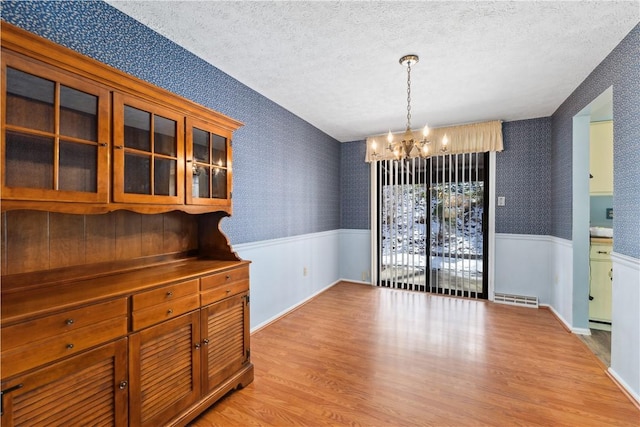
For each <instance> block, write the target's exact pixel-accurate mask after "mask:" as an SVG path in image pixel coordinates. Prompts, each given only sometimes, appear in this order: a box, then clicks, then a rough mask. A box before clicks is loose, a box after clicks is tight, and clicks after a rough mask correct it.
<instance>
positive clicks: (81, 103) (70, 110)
mask: <svg viewBox="0 0 640 427" xmlns="http://www.w3.org/2000/svg"><path fill="white" fill-rule="evenodd" d="M60 134H61V135H65V136H73V137H76V138H81V139H86V140H88V141H97V140H98V139H97V138H98V97H97V96H94V95H90V94H88V93H85V92H80V91H79V90H75V89H72V88H70V87H66V86H60Z"/></svg>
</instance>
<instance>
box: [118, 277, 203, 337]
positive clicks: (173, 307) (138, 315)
mask: <svg viewBox="0 0 640 427" xmlns="http://www.w3.org/2000/svg"><path fill="white" fill-rule="evenodd" d="M196 284H197V280H196ZM198 307H200V297H199V295H198V294H197V293H196V294H193V295H188V296H186V297H182V298H176V299H173V300H172V301H168V302H165V303H162V304H158V305H155V306H153V307H150V308H145V309H144V310H137V311H134V312H133V313H132V314H131V328H132V330H134V331H137V330H140V329H143V328H146V327H147V326H151V325H155V324H156V323H160V322H164V321H165V320H168V319H172V318H174V317H177V316H180V315H181V314H184V313H188V312H189V311H191V310H195V309H197V308H198Z"/></svg>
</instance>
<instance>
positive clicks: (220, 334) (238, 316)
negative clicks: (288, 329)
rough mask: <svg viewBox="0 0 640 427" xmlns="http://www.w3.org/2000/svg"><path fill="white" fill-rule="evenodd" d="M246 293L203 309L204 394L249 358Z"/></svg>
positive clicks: (234, 371)
mask: <svg viewBox="0 0 640 427" xmlns="http://www.w3.org/2000/svg"><path fill="white" fill-rule="evenodd" d="M247 295H248V294H247V293H244V294H240V295H236V296H233V297H231V298H227V299H225V300H222V301H220V302H218V303H215V304H211V305H209V306H207V307H205V308H203V309H202V337H203V339H202V342H203V347H202V349H203V350H204V353H203V357H202V364H203V367H202V371H203V394H205V395H206V394H207V393H208V392H210V391H213V390H214V389H215V388H216V387H217V386H218V385H220V384H221V383H222V382H223V381H224V380H225V379H227V378H228V377H230V376H231V375H233V374H234V373H236V372H237V371H238V370H239V369H240V368H242V366H243V365H244V364H245V363H247V362H248V360H249V307H248V304H247V300H248V297H247Z"/></svg>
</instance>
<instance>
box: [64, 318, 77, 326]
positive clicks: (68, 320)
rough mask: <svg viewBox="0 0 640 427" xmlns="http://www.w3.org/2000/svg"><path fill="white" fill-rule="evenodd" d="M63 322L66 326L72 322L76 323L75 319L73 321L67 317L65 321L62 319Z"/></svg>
mask: <svg viewBox="0 0 640 427" xmlns="http://www.w3.org/2000/svg"><path fill="white" fill-rule="evenodd" d="M64 323H65V324H66V325H67V326H71V325H73V324H74V323H76V321H75V320H73V319H67V320H65V321H64Z"/></svg>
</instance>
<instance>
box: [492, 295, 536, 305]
mask: <svg viewBox="0 0 640 427" xmlns="http://www.w3.org/2000/svg"><path fill="white" fill-rule="evenodd" d="M493 301H494V302H497V303H500V304H509V305H520V306H523V307H531V308H538V297H528V296H524V295H510V294H500V293H496V294H495V295H494V298H493Z"/></svg>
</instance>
